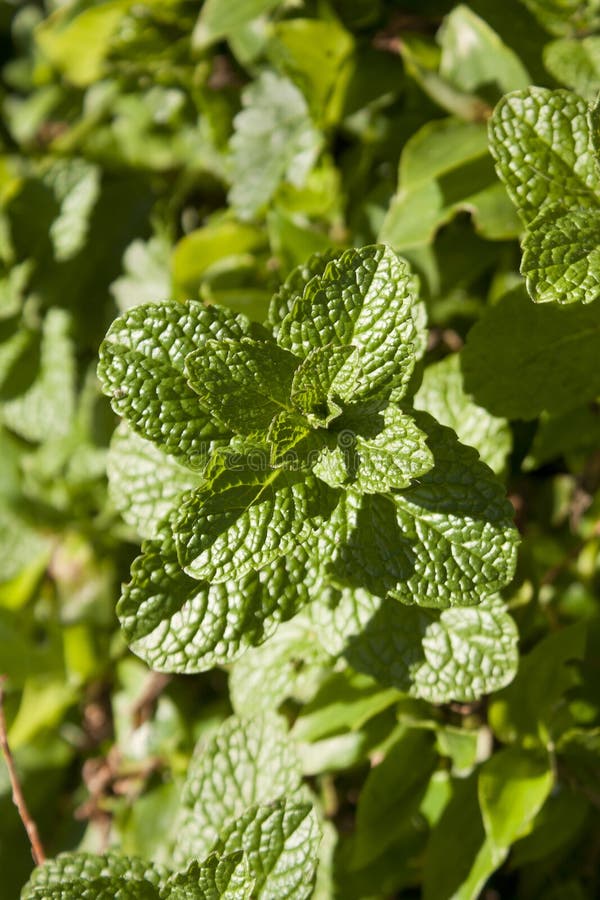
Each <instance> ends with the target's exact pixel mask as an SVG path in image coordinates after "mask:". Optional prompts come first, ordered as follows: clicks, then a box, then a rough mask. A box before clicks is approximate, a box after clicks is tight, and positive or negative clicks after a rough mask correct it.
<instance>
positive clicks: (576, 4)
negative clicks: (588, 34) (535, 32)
mask: <svg viewBox="0 0 600 900" xmlns="http://www.w3.org/2000/svg"><path fill="white" fill-rule="evenodd" d="M521 3H523V4H524V5H525V6H526V7H527V8H528V9H529V10H530V11H531V12H532V13H533V15H534V16H535V17H536V19H537V20H538V22H539V23H540V24H541V25H543V26H544V28H546V29H547V31H549V32H550V34H570V33H572V32H577V31H584V32H585V31H593V30H595V29H596V28H597V27H598V26H599V25H600V14H599V10H598V4H597V3H596V2H595V0H585V2H583V3H582V2H581V0H521Z"/></svg>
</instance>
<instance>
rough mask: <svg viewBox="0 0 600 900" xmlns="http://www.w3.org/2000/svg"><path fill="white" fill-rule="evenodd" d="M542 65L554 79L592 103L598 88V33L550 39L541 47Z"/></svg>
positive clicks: (599, 57)
mask: <svg viewBox="0 0 600 900" xmlns="http://www.w3.org/2000/svg"><path fill="white" fill-rule="evenodd" d="M544 65H545V66H546V68H547V69H548V71H549V72H550V74H551V75H552V76H553V77H554V78H556V80H557V81H560V82H562V84H564V85H566V86H567V87H568V88H571V90H572V91H574V92H575V93H576V94H579V96H580V97H583V98H584V99H585V100H587V101H588V103H592V102H593V101H594V100H595V99H596V96H597V94H598V91H599V90H600V37H599V36H598V35H589V36H588V37H584V38H581V39H580V40H577V39H575V38H563V39H561V40H558V41H551V42H550V43H549V44H546V46H545V47H544Z"/></svg>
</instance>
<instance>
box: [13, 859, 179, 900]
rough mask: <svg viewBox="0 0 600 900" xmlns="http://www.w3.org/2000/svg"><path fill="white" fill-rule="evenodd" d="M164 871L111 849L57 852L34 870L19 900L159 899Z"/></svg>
mask: <svg viewBox="0 0 600 900" xmlns="http://www.w3.org/2000/svg"><path fill="white" fill-rule="evenodd" d="M164 874H165V870H164V869H163V868H162V867H157V866H156V865H154V864H152V863H148V862H146V861H145V860H142V859H137V858H136V857H129V856H121V855H119V854H118V853H114V852H112V851H111V852H108V853H104V854H102V855H100V856H96V855H94V854H92V853H60V854H59V855H58V856H56V857H55V858H54V859H49V860H47V861H46V862H45V863H44V864H43V865H42V866H38V868H37V869H34V870H33V873H32V875H31V878H30V879H29V881H28V882H27V884H26V885H25V887H24V888H23V891H22V893H21V900H46V898H47V900H77V898H80V897H81V898H82V900H88V898H89V900H111V898H116V897H118V898H121V897H122V898H123V900H158V897H159V893H158V887H159V884H160V879H161V878H162V877H163V876H164ZM111 891H113V893H111Z"/></svg>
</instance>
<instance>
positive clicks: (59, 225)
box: [46, 159, 100, 261]
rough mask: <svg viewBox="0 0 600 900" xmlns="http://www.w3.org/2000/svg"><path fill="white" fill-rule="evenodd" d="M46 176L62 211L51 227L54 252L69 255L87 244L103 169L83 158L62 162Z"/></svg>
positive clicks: (65, 257)
mask: <svg viewBox="0 0 600 900" xmlns="http://www.w3.org/2000/svg"><path fill="white" fill-rule="evenodd" d="M46 178H47V180H48V182H49V183H50V184H52V187H53V188H54V192H55V194H56V195H57V199H58V200H59V201H60V211H59V213H58V215H57V217H56V218H55V219H54V221H53V222H52V225H51V227H50V238H51V240H52V244H53V246H54V256H55V259H57V260H58V261H63V260H65V259H70V258H71V257H73V256H75V255H76V254H77V253H78V252H79V251H80V250H81V249H82V248H83V247H84V245H85V243H86V238H87V232H88V226H89V220H90V218H91V214H92V210H93V208H94V206H95V204H96V201H97V200H98V197H99V194H100V170H99V169H98V168H97V167H96V166H92V165H90V164H89V163H87V162H85V161H84V160H82V159H75V160H71V161H70V162H69V163H63V164H62V165H61V164H60V163H59V164H58V166H56V165H55V166H54V168H53V169H52V170H51V171H50V172H49V173H48V174H47V175H46Z"/></svg>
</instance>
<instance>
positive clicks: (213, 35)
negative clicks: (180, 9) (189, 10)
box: [192, 0, 279, 48]
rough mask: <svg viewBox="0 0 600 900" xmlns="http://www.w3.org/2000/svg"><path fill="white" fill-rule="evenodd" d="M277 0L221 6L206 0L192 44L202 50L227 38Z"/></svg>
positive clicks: (250, 1) (269, 7)
mask: <svg viewBox="0 0 600 900" xmlns="http://www.w3.org/2000/svg"><path fill="white" fill-rule="evenodd" d="M278 2H279V0H242V2H239V0H238V2H236V3H234V4H228V5H227V6H223V4H222V3H220V2H219V0H207V2H206V3H205V4H204V6H203V7H202V10H201V12H200V16H199V18H198V22H197V23H196V27H195V28H194V34H193V39H192V40H193V43H194V46H196V47H198V48H204V47H207V46H209V45H210V44H213V43H214V42H215V41H219V40H221V39H222V38H225V37H229V36H230V35H232V34H235V32H236V31H237V30H238V29H240V28H241V27H242V26H244V25H246V24H247V23H248V22H250V21H251V20H252V19H254V18H256V17H257V16H260V15H262V14H263V13H266V12H268V11H269V10H270V9H272V8H273V7H274V6H277V4H278Z"/></svg>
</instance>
